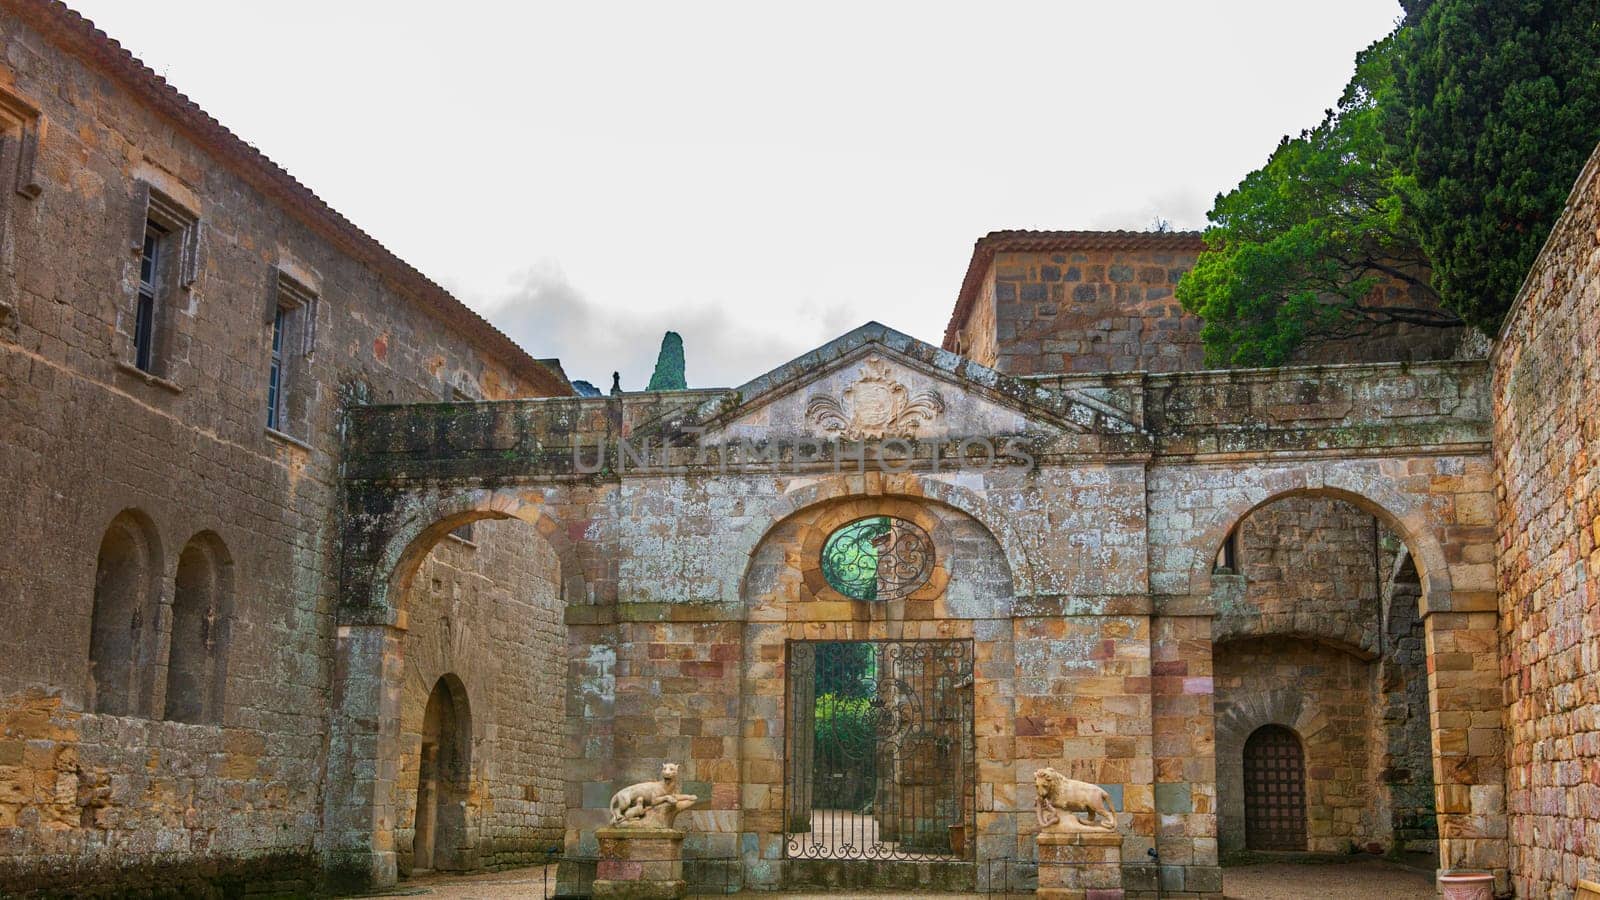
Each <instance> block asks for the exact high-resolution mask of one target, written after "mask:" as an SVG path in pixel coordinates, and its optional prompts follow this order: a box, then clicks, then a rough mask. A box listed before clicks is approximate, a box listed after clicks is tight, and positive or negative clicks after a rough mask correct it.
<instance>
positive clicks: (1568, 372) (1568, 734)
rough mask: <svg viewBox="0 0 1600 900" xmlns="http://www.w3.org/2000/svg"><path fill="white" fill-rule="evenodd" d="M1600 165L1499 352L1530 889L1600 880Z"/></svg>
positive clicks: (1514, 745) (1509, 594) (1518, 864)
mask: <svg viewBox="0 0 1600 900" xmlns="http://www.w3.org/2000/svg"><path fill="white" fill-rule="evenodd" d="M1597 174H1600V162H1597V160H1596V159H1595V158H1591V159H1590V161H1589V164H1588V165H1587V166H1586V167H1585V169H1584V171H1583V173H1582V174H1581V175H1580V176H1579V178H1578V182H1577V184H1576V186H1575V187H1574V188H1573V192H1572V195H1571V197H1570V198H1569V200H1568V202H1567V209H1566V212H1565V213H1564V214H1563V215H1562V217H1561V219H1560V221H1558V222H1557V223H1556V226H1555V228H1554V230H1553V231H1552V232H1551V234H1550V238H1549V240H1548V241H1547V243H1546V244H1545V248H1544V251H1543V252H1542V253H1541V254H1540V256H1539V259H1538V261H1537V262H1536V263H1535V264H1534V267H1533V270H1532V271H1531V272H1530V273H1529V275H1528V279H1527V281H1526V282H1525V283H1524V286H1523V290H1522V293H1521V295H1520V296H1519V297H1518V300H1517V305H1516V307H1515V308H1514V309H1513V310H1512V312H1511V313H1510V315H1509V316H1508V317H1507V320H1506V324H1505V326H1504V329H1503V331H1502V333H1501V335H1500V339H1499V341H1498V342H1497V346H1496V347H1495V350H1494V355H1493V357H1492V365H1493V373H1494V400H1495V411H1494V424H1495V434H1494V459H1495V470H1496V477H1497V480H1498V488H1499V544H1498V556H1497V559H1498V569H1499V585H1500V613H1501V616H1502V622H1501V629H1502V631H1501V633H1502V636H1503V638H1502V644H1501V648H1500V650H1501V653H1502V662H1501V675H1502V677H1503V679H1504V692H1505V698H1506V701H1507V708H1506V712H1505V717H1506V731H1507V739H1508V741H1509V754H1510V759H1509V773H1508V774H1509V784H1508V791H1509V793H1508V796H1507V805H1508V807H1509V810H1510V817H1511V846H1512V854H1511V865H1512V872H1513V877H1514V879H1515V882H1516V887H1517V891H1518V893H1519V894H1522V895H1525V896H1543V895H1548V896H1556V897H1561V896H1570V894H1569V893H1568V892H1569V891H1571V890H1573V888H1574V886H1575V884H1576V883H1577V880H1578V879H1579V878H1587V879H1590V880H1600V583H1597V582H1596V578H1597V573H1600V558H1597V557H1596V553H1597V552H1600V519H1597V516H1600V468H1597V467H1596V466H1595V463H1594V460H1595V459H1596V458H1600V457H1597V453H1600V446H1597V442H1600V400H1597V398H1600V392H1597V390H1596V385H1597V384H1600V277H1597V275H1600V231H1597V229H1600V180H1597Z"/></svg>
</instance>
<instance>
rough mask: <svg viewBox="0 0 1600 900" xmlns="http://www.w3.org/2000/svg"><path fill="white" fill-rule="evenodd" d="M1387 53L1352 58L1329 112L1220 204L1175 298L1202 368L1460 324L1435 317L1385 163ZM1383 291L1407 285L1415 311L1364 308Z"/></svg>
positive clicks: (1382, 47)
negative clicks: (1201, 355) (1335, 341)
mask: <svg viewBox="0 0 1600 900" xmlns="http://www.w3.org/2000/svg"><path fill="white" fill-rule="evenodd" d="M1394 47H1395V42H1394V36H1393V35H1391V36H1389V37H1387V38H1384V39H1383V40H1381V41H1378V42H1377V43H1375V44H1373V45H1372V46H1371V47H1368V48H1367V49H1366V50H1363V51H1362V52H1361V53H1360V54H1359V55H1357V57H1356V72H1355V76H1354V77H1353V78H1352V79H1351V80H1350V83H1349V84H1348V85H1346V86H1345V89H1344V93H1343V95H1342V96H1341V97H1340V98H1339V103H1338V106H1337V107H1336V108H1334V109H1330V110H1328V111H1326V113H1324V116H1323V120H1322V122H1321V123H1320V124H1318V125H1317V126H1316V127H1315V128H1311V129H1308V130H1306V131H1303V132H1301V133H1300V136H1299V137H1295V138H1289V137H1285V138H1284V139H1283V140H1282V141H1281V142H1279V144H1278V147H1277V149H1276V150H1274V151H1273V153H1272V155H1271V156H1270V157H1269V158H1268V159H1267V163H1266V165H1264V166H1262V167H1261V168H1260V169H1258V170H1256V171H1254V172H1251V173H1250V174H1249V175H1247V176H1245V179H1244V181H1242V182H1241V183H1240V184H1239V186H1238V187H1236V188H1234V189H1233V190H1232V191H1230V192H1228V193H1226V194H1219V195H1218V196H1217V200H1216V203H1215V204H1214V205H1213V206H1212V208H1211V211H1210V213H1209V214H1208V218H1209V219H1210V222H1211V224H1210V226H1209V227H1208V228H1207V229H1206V232H1205V240H1206V247H1207V249H1206V251H1205V252H1203V253H1201V255H1200V258H1199V259H1198V260H1197V262H1196V264H1195V267H1194V269H1193V270H1192V271H1190V272H1189V273H1188V274H1186V275H1185V276H1184V277H1183V279H1182V280H1181V281H1180V282H1179V283H1178V288H1177V296H1178V299H1179V301H1181V302H1182V303H1183V306H1184V308H1185V309H1187V310H1189V311H1190V312H1192V313H1195V314H1197V315H1199V316H1201V317H1202V318H1203V319H1204V320H1205V325H1204V326H1203V328H1202V330H1201V340H1202V342H1203V343H1204V344H1205V348H1206V357H1207V361H1208V362H1209V363H1211V364H1213V365H1244V366H1275V365H1282V364H1283V363H1285V362H1287V361H1288V360H1289V358H1290V355H1291V354H1292V353H1293V352H1294V350H1295V348H1297V347H1299V346H1300V345H1301V344H1303V343H1306V342H1308V341H1316V340H1321V339H1327V338H1349V337H1355V336H1359V335H1361V334H1363V333H1366V332H1369V331H1371V330H1372V329H1374V328H1376V327H1379V326H1382V325H1386V324H1389V323H1395V322H1407V323H1410V324H1415V325H1428V326H1441V327H1445V326H1452V325H1459V324H1460V321H1459V320H1458V319H1457V318H1456V317H1455V316H1454V315H1451V314H1450V313H1448V312H1442V311H1440V310H1439V308H1438V297H1437V295H1436V294H1435V293H1434V291H1433V289H1432V288H1431V287H1430V286H1429V284H1428V280H1427V260H1426V257H1425V255H1424V253H1423V252H1422V249H1421V246H1420V243H1419V238H1418V235H1417V233H1416V229H1415V227H1414V226H1413V224H1412V222H1411V221H1410V219H1409V217H1408V216H1407V213H1406V209H1405V207H1404V205H1403V204H1402V202H1401V200H1400V197H1399V196H1398V194H1397V183H1398V182H1399V178H1398V173H1397V171H1396V168H1395V166H1394V164H1393V162H1392V161H1391V160H1390V159H1389V157H1388V155H1387V154H1386V149H1387V148H1386V144H1385V142H1384V139H1383V134H1382V129H1381V123H1382V121H1383V111H1382V105H1383V103H1384V102H1385V100H1386V98H1387V97H1388V96H1389V94H1390V93H1391V91H1392V88H1393V81H1394V77H1393V56H1394ZM1391 280H1398V281H1400V282H1403V283H1409V284H1410V286H1411V291H1412V294H1413V296H1414V297H1415V298H1416V302H1414V303H1411V304H1399V305H1396V304H1393V303H1381V304H1379V303H1373V302H1372V289H1373V288H1374V287H1375V286H1377V285H1378V284H1379V283H1380V282H1383V281H1391Z"/></svg>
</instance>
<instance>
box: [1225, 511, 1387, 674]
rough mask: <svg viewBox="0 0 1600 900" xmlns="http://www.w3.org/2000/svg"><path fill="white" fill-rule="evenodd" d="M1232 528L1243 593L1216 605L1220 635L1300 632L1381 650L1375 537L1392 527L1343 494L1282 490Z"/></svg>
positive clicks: (1379, 554)
mask: <svg viewBox="0 0 1600 900" xmlns="http://www.w3.org/2000/svg"><path fill="white" fill-rule="evenodd" d="M1235 534H1236V541H1237V544H1236V546H1237V549H1238V554H1239V556H1238V562H1239V565H1240V567H1241V570H1240V574H1241V575H1242V576H1243V578H1244V595H1243V597H1242V598H1241V600H1242V602H1237V603H1229V604H1227V605H1224V606H1223V607H1222V608H1221V609H1219V610H1218V616H1217V622H1216V639H1217V640H1218V641H1226V640H1230V639H1232V638H1234V637H1238V636H1247V635H1262V634H1280V635H1300V636H1302V637H1308V638H1313V639H1316V640H1325V641H1332V642H1338V643H1342V644H1344V645H1346V646H1347V647H1349V648H1350V649H1352V650H1356V651H1358V652H1362V653H1369V654H1371V653H1377V652H1379V647H1380V638H1379V625H1380V622H1379V618H1380V617H1379V610H1378V601H1379V597H1378V594H1379V588H1380V578H1382V577H1383V574H1384V573H1386V567H1385V558H1384V557H1385V554H1384V552H1383V551H1382V550H1381V549H1380V540H1381V539H1382V537H1383V536H1385V535H1387V534H1389V532H1388V529H1386V528H1384V527H1383V526H1382V525H1381V524H1380V523H1379V521H1378V519H1377V517H1376V516H1374V515H1373V514H1372V513H1370V512H1367V511H1365V510H1362V509H1359V508H1357V507H1355V506H1352V505H1351V504H1349V503H1346V502H1344V501H1341V500H1331V499H1327V498H1321V497H1285V498H1283V499H1281V500H1277V501H1274V502H1272V503H1270V504H1268V505H1266V506H1263V507H1262V508H1260V509H1258V510H1256V511H1254V512H1252V513H1251V514H1250V516H1249V517H1248V518H1246V519H1245V520H1244V521H1243V522H1242V523H1240V525H1239V529H1238V531H1237V532H1236V533H1235ZM1387 556H1388V559H1389V561H1391V562H1392V559H1393V554H1392V551H1391V552H1390V553H1388V554H1387Z"/></svg>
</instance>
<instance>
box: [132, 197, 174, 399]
mask: <svg viewBox="0 0 1600 900" xmlns="http://www.w3.org/2000/svg"><path fill="white" fill-rule="evenodd" d="M166 234H167V230H166V229H165V228H162V227H161V226H160V225H157V224H156V223H155V222H151V221H146V222H145V226H144V250H143V251H142V252H141V253H140V256H139V304H138V307H137V309H136V310H135V312H134V321H133V364H134V365H135V366H138V367H139V369H140V371H144V372H154V371H155V347H156V312H157V310H156V304H157V303H158V302H159V298H160V296H161V292H160V284H161V240H162V238H164V237H166Z"/></svg>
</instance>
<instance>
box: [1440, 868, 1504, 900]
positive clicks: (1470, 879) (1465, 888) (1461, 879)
mask: <svg viewBox="0 0 1600 900" xmlns="http://www.w3.org/2000/svg"><path fill="white" fill-rule="evenodd" d="M1439 892H1440V893H1441V894H1442V895H1443V896H1444V900H1494V876H1493V875H1490V874H1489V873H1488V872H1446V873H1443V874H1441V875H1440V876H1439Z"/></svg>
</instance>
